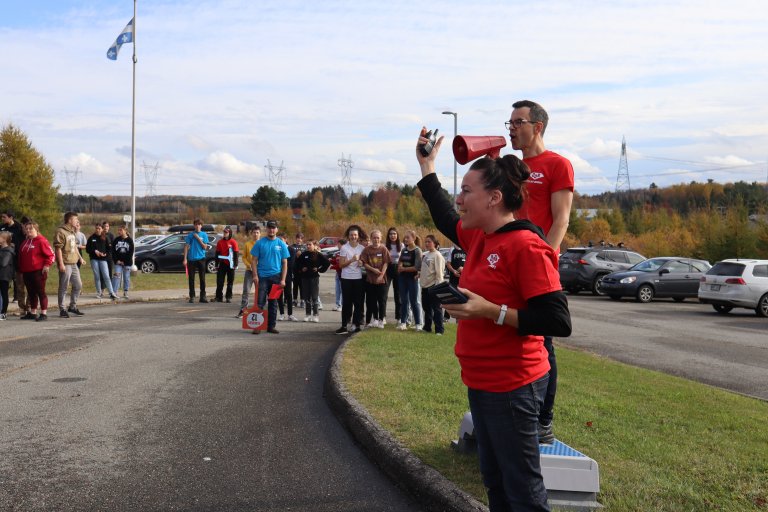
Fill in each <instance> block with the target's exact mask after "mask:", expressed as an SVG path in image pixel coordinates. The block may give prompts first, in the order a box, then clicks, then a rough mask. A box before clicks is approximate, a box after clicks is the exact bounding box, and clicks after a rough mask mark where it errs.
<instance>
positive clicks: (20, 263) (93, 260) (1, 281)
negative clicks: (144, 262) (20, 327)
mask: <svg viewBox="0 0 768 512" xmlns="http://www.w3.org/2000/svg"><path fill="white" fill-rule="evenodd" d="M1 217H2V219H1V220H2V224H0V320H6V319H7V315H8V305H9V303H10V302H16V303H17V304H18V307H19V315H20V318H21V319H22V320H35V321H37V322H42V321H45V320H47V319H48V294H47V293H46V291H45V286H46V284H47V281H48V273H49V270H50V269H51V267H52V266H54V265H55V266H56V268H57V269H58V271H59V275H58V285H59V286H58V294H57V305H58V309H59V316H60V317H62V318H70V315H74V316H82V315H84V313H83V312H82V311H81V310H80V308H79V307H78V305H77V303H78V300H79V298H80V294H81V292H82V287H83V284H82V279H81V278H80V267H81V265H83V264H84V263H85V259H84V258H83V251H85V253H87V254H88V256H89V260H90V265H91V269H92V271H93V277H94V283H95V287H96V297H97V298H102V297H103V294H104V292H105V291H106V293H108V295H109V298H110V299H112V300H117V299H118V296H117V291H118V290H119V289H120V286H121V283H122V288H123V298H125V299H127V298H128V290H129V289H130V285H131V266H132V265H133V251H134V244H133V240H132V239H131V237H130V236H129V235H128V230H127V229H126V228H125V226H120V227H119V228H118V236H117V237H115V236H114V235H113V234H111V233H110V232H109V228H110V226H109V222H106V221H105V222H101V223H97V224H96V225H95V226H94V231H93V233H92V234H91V235H90V236H89V237H86V236H85V235H84V234H83V233H82V232H81V231H80V220H79V219H78V215H77V214H76V213H74V212H67V213H65V214H64V222H63V224H62V225H61V226H59V228H58V229H57V230H56V233H55V235H54V237H53V243H51V242H50V241H49V240H48V239H47V238H46V237H45V236H43V235H42V234H41V233H40V226H39V225H38V224H37V223H36V222H35V221H34V220H32V219H30V218H28V217H22V218H21V219H20V220H19V221H17V220H16V216H15V214H14V212H13V211H11V210H6V211H4V212H2V214H1ZM11 286H13V298H11V297H10V293H9V292H10V289H11ZM67 294H69V300H68V301H66V298H67Z"/></svg>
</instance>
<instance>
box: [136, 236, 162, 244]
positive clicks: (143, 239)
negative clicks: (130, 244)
mask: <svg viewBox="0 0 768 512" xmlns="http://www.w3.org/2000/svg"><path fill="white" fill-rule="evenodd" d="M167 236H168V235H141V236H138V237H136V240H135V241H134V244H135V245H136V247H138V246H140V245H155V244H156V243H157V242H159V241H160V240H162V239H163V238H165V237H167Z"/></svg>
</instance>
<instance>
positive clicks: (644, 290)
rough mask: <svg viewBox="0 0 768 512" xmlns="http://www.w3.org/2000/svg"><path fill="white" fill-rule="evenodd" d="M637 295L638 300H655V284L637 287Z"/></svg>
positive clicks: (644, 301)
mask: <svg viewBox="0 0 768 512" xmlns="http://www.w3.org/2000/svg"><path fill="white" fill-rule="evenodd" d="M636 297H637V301H638V302H643V303H647V302H651V301H652V300H653V286H651V285H648V284H644V285H643V286H641V287H640V288H638V289H637V294H636Z"/></svg>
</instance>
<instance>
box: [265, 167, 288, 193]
mask: <svg viewBox="0 0 768 512" xmlns="http://www.w3.org/2000/svg"><path fill="white" fill-rule="evenodd" d="M283 171H285V167H283V162H280V167H275V166H274V165H272V162H270V161H269V159H267V165H265V166H264V172H265V173H266V174H267V178H268V179H269V186H270V187H272V188H273V189H275V190H278V191H281V190H282V188H283Z"/></svg>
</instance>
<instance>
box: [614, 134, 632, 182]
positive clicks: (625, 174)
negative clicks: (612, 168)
mask: <svg viewBox="0 0 768 512" xmlns="http://www.w3.org/2000/svg"><path fill="white" fill-rule="evenodd" d="M625 188H626V190H627V192H629V191H630V190H632V187H631V186H630V185H629V165H628V164H627V141H626V139H625V138H624V136H622V137H621V156H620V157H619V173H618V175H617V176H616V192H619V191H622V190H624V189H625Z"/></svg>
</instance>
